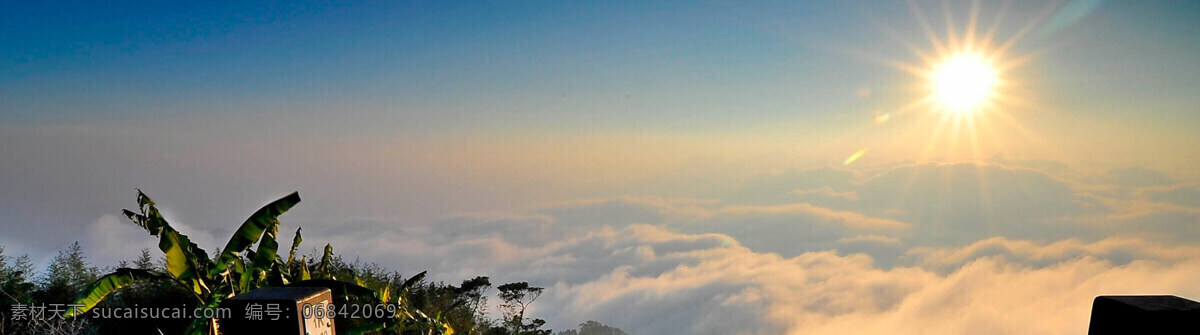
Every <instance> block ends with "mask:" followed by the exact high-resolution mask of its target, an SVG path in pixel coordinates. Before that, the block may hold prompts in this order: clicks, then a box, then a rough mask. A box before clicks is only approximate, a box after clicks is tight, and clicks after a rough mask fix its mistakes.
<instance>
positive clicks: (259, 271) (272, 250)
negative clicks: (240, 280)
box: [242, 226, 279, 288]
mask: <svg viewBox="0 0 1200 335" xmlns="http://www.w3.org/2000/svg"><path fill="white" fill-rule="evenodd" d="M276 228H278V226H273V227H268V229H267V230H266V231H264V232H263V234H262V239H261V240H259V241H258V250H257V251H255V252H254V258H253V259H251V260H250V268H248V269H246V272H245V273H243V274H242V276H243V277H244V276H247V275H249V276H252V278H253V279H254V280H253V281H252V282H251V285H252V286H254V288H257V287H259V282H261V281H262V278H265V277H266V272H267V271H268V270H270V269H271V265H272V264H274V263H275V259H276V258H278V257H279V256H278V255H277V252H278V251H279V242H278V241H276V240H275V232H276V231H277V230H276Z"/></svg>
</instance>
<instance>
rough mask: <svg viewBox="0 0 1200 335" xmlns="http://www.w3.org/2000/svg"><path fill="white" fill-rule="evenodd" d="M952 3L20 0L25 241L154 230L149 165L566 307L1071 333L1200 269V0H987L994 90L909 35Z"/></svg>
mask: <svg viewBox="0 0 1200 335" xmlns="http://www.w3.org/2000/svg"><path fill="white" fill-rule="evenodd" d="M945 6H946V7H943V4H942V3H941V2H938V1H914V2H912V5H911V6H910V4H907V3H905V2H901V1H888V2H877V1H869V2H868V1H863V2H857V1H839V2H742V1H725V2H653V3H647V2H593V3H582V2H540V1H529V2H465V1H464V2H446V1H429V2H414V1H382V2H354V3H323V2H307V3H293V4H278V3H245V2H228V3H218V2H202V3H157V2H144V3H132V2H116V3H103V4H96V3H88V2H80V3H72V2H65V1H64V2H46V3H39V2H18V3H6V4H4V5H0V32H2V33H0V69H2V71H0V157H3V160H0V232H3V233H2V234H0V245H3V246H4V247H5V252H7V253H8V254H21V253H29V254H30V255H31V256H33V257H34V258H35V260H46V259H48V258H49V257H51V256H52V255H53V254H54V252H55V251H56V250H60V249H62V248H63V247H65V246H66V245H68V244H70V243H71V242H72V241H77V240H78V241H81V243H83V244H84V245H85V247H86V248H87V250H89V252H90V255H92V256H91V257H92V260H93V261H94V262H95V263H97V264H102V265H107V264H112V263H115V262H116V261H117V260H120V259H127V258H132V257H134V256H136V255H137V254H138V251H139V250H140V248H142V247H151V248H152V247H153V246H154V244H153V241H149V240H148V239H147V238H146V236H144V235H145V234H143V233H140V232H139V231H137V230H136V229H134V227H133V226H132V225H129V224H127V223H123V222H122V221H121V220H119V219H118V217H117V216H118V215H119V210H120V209H121V208H128V207H131V206H133V204H134V191H133V190H134V189H135V188H141V189H143V190H145V191H146V192H147V193H148V194H150V195H151V196H152V197H154V199H156V200H157V201H158V202H159V203H160V205H162V207H163V208H164V211H165V212H166V213H167V214H168V219H170V220H172V222H173V223H175V224H177V225H179V226H181V227H184V228H182V229H183V230H185V231H186V232H188V233H189V234H190V235H191V236H192V237H193V239H194V240H197V241H200V242H201V244H203V245H204V246H207V247H210V248H211V247H216V246H217V245H219V244H221V242H222V239H223V236H227V234H228V233H229V231H228V230H229V229H230V225H232V224H233V223H234V222H240V221H241V220H242V219H244V216H245V215H247V214H249V213H251V212H253V211H254V210H255V209H257V207H258V206H261V204H263V203H266V202H267V201H270V200H272V199H273V198H275V197H278V196H280V195H283V194H286V193H288V192H291V191H295V190H299V191H300V193H301V195H302V197H303V199H304V201H303V203H301V204H300V205H299V206H297V208H296V209H294V210H293V211H291V212H289V213H288V214H287V215H286V216H285V217H284V221H285V225H287V226H288V227H285V228H284V230H288V231H290V230H291V228H290V227H295V226H303V227H304V229H305V232H306V233H309V232H311V233H310V234H311V235H306V236H305V240H306V241H316V242H313V243H314V245H317V244H323V243H325V242H332V243H333V244H334V245H335V247H338V248H339V250H343V251H342V252H344V253H345V254H346V255H358V256H361V257H363V259H365V260H368V261H376V262H381V263H382V264H384V265H386V266H392V267H396V268H399V269H401V270H402V271H408V272H412V271H410V269H413V268H419V269H421V270H429V271H430V273H431V274H433V275H432V276H433V278H436V279H437V280H446V281H450V282H453V281H455V280H459V279H461V278H469V277H473V276H475V275H480V274H486V275H493V276H494V278H497V279H498V280H509V281H515V280H528V281H530V282H533V283H535V284H536V285H542V286H545V287H547V288H548V291H547V294H546V298H545V301H544V302H542V301H540V302H539V304H543V303H544V304H543V307H541V308H538V309H537V310H536V311H535V313H540V314H537V315H539V317H543V318H546V319H547V320H550V321H551V326H554V327H557V328H566V327H569V326H572V325H575V324H577V323H579V322H583V321H586V320H587V319H596V320H598V321H601V322H604V323H606V324H613V325H616V326H618V327H621V328H623V329H626V330H632V331H635V333H664V332H668V331H671V330H677V329H679V327H693V328H689V329H691V330H692V333H705V332H714V333H730V331H731V330H730V329H735V328H736V329H749V331H750V332H751V333H769V334H776V333H785V332H799V331H803V332H805V333H844V331H845V329H846V328H844V327H848V326H855V325H860V326H861V325H867V327H868V329H879V330H885V329H886V330H889V331H898V332H901V333H922V332H926V333H927V330H929V329H933V330H937V331H942V332H946V333H962V332H964V331H962V330H963V329H965V328H962V327H967V326H969V325H971V324H973V323H975V322H972V319H971V318H972V317H975V318H985V319H995V320H998V321H997V322H996V324H995V327H994V328H991V329H985V330H984V331H983V332H985V333H987V332H992V333H1014V332H1020V333H1050V334H1053V333H1068V332H1078V331H1079V328H1078V326H1079V325H1080V324H1081V323H1080V322H1079V320H1077V319H1078V318H1079V317H1080V315H1081V313H1083V311H1086V308H1087V305H1086V304H1087V303H1088V302H1090V301H1091V300H1090V297H1089V295H1091V296H1094V295H1095V294H1100V293H1122V292H1124V293H1139V292H1158V293H1170V294H1180V295H1185V296H1186V295H1189V294H1190V295H1191V297H1193V298H1195V297H1200V291H1196V289H1195V288H1194V285H1192V284H1187V283H1194V282H1195V280H1198V279H1200V278H1196V273H1195V271H1194V270H1190V271H1189V270H1187V269H1195V266H1196V262H1198V261H1200V259H1197V258H1196V257H1195V256H1194V255H1196V253H1195V252H1194V251H1195V248H1197V247H1198V246H1197V245H1196V244H1195V243H1194V241H1195V239H1191V240H1188V239H1189V238H1191V237H1195V236H1200V235H1197V234H1198V233H1197V232H1198V231H1200V230H1198V229H1197V227H1196V224H1197V223H1198V222H1200V221H1197V218H1200V187H1198V183H1200V169H1196V166H1197V165H1200V152H1198V151H1197V150H1198V149H1197V148H1200V136H1198V135H1197V133H1196V129H1200V113H1197V107H1196V106H1200V95H1196V94H1195V92H1200V64H1197V63H1196V60H1197V59H1200V39H1197V38H1195V36H1200V24H1197V23H1196V20H1195V18H1196V17H1198V16H1200V4H1197V3H1192V2H1175V1H1137V2H1110V1H1091V0H1072V1H1058V2H1049V3H1027V2H1012V3H1008V4H1005V3H1002V2H979V3H978V7H977V8H978V22H977V25H976V26H977V27H978V28H979V31H985V30H986V29H987V28H988V27H993V26H994V27H995V29H996V30H995V31H996V33H995V37H996V42H997V43H994V44H993V48H992V49H989V50H985V51H986V52H993V51H995V50H994V49H995V48H994V46H995V45H997V44H1000V43H1002V42H1007V41H1012V42H1013V44H1012V47H1011V48H1010V49H1008V50H1007V51H1006V52H1004V53H1003V54H998V53H996V54H997V57H998V59H997V60H996V61H997V62H998V63H1003V64H1016V65H1015V66H1013V67H1011V68H1006V69H1003V70H1002V71H1001V72H1000V75H1001V77H1002V79H1003V80H1004V86H1002V87H1001V88H1000V89H998V90H999V91H1000V92H1001V93H1002V94H1003V97H1002V98H1000V99H998V103H997V105H996V106H993V107H992V108H989V109H987V110H985V111H981V112H979V113H975V114H965V116H964V115H956V114H952V113H946V112H944V111H938V110H936V108H934V107H932V106H930V105H928V104H919V103H916V104H915V102H918V101H920V100H921V99H922V98H923V97H925V96H928V95H929V92H927V91H928V87H929V84H928V83H927V82H926V79H925V78H922V77H921V76H920V75H919V74H914V73H909V72H906V71H904V70H903V69H902V68H901V66H897V64H908V65H911V66H912V67H915V68H918V69H920V70H919V72H920V71H926V72H928V71H931V68H932V66H933V65H934V64H927V63H926V61H923V60H922V59H921V58H920V57H919V56H918V55H917V54H916V53H920V52H923V53H929V54H936V52H934V51H933V50H934V49H935V43H933V42H931V40H932V39H935V38H936V39H937V40H940V41H946V40H947V39H948V37H947V34H948V31H952V32H954V34H956V35H957V36H958V37H959V38H960V39H961V38H962V37H963V35H964V33H965V31H966V30H967V27H968V24H967V22H968V18H969V17H970V12H971V8H972V3H971V2H960V1H952V2H947V5H945ZM946 18H949V19H950V21H952V22H953V24H952V25H950V27H947V23H946V22H947V20H946ZM923 23H924V24H927V25H928V26H929V29H930V31H931V32H932V36H931V35H930V34H929V33H927V32H926V31H925V30H923ZM948 28H949V29H948ZM910 47H911V49H910ZM1017 60H1020V61H1019V62H1016V61H1017ZM934 61H937V60H934ZM905 106H909V107H907V108H906V107H905ZM913 106H916V107H913ZM947 120H950V121H947ZM856 153H857V154H856ZM851 156H854V157H855V158H857V159H856V160H855V159H848V157H851ZM310 236H311V237H310ZM306 243H307V242H306ZM579 260H588V261H579ZM718 270H720V271H718ZM418 271H419V270H418ZM763 273H769V274H770V275H765V276H764V275H762V274H763ZM1150 273H1163V274H1164V275H1163V277H1161V278H1159V279H1155V280H1150V279H1147V278H1153V276H1152V275H1149V274H1150ZM809 277H828V278H836V280H831V281H828V282H826V283H825V284H821V285H826V286H821V290H815V291H814V290H810V289H809V288H806V287H803V286H802V287H798V286H795V285H793V284H790V283H795V282H803V279H802V278H809ZM989 278H991V279H989ZM1014 281H1015V282H1022V281H1025V282H1039V283H1046V285H1043V286H1037V287H1033V288H1029V289H1028V290H1027V292H1026V293H1021V292H1018V291H1016V290H1018V289H1020V288H1018V287H1012V286H1009V284H1008V283H1011V282H1014ZM967 282H969V283H972V284H973V285H975V286H970V287H968V288H964V287H962V286H959V285H966V284H964V283H967ZM1104 283H1112V284H1104ZM1185 284H1186V285H1185ZM1055 285H1058V286H1055ZM817 286H820V285H817ZM817 286H813V287H817ZM968 286H969V285H968ZM1055 287H1076V288H1077V289H1075V290H1065V291H1064V290H1058V289H1055ZM656 292H657V293H656ZM662 292H670V294H666V295H662V294H661V293H662ZM823 292H825V293H823ZM828 292H839V293H838V294H841V295H842V296H846V297H857V298H855V299H856V300H855V302H849V301H840V300H837V299H835V298H833V297H830V296H828V295H827V294H829V293H828ZM880 292H882V293H880ZM956 295H957V296H968V297H974V298H980V299H983V298H985V297H993V296H996V295H1002V296H1005V297H1011V299H1008V300H1004V299H1001V300H1000V302H999V303H1000V304H1001V305H1004V304H1008V305H1006V306H1025V305H1028V304H1029V301H1030V300H1031V299H1035V297H1038V295H1042V296H1050V297H1052V298H1046V299H1041V298H1040V297H1038V299H1037V301H1038V302H1039V303H1040V304H1043V305H1039V306H1041V307H1042V308H1044V309H1045V310H1054V311H1056V312H1055V313H1058V314H1055V315H1054V317H1055V318H1053V320H1052V321H1048V322H1046V323H1039V324H1033V325H1030V324H1027V323H1025V322H1022V321H1020V320H1018V319H1019V318H1018V319H1010V318H1005V317H1001V316H996V315H991V314H989V313H990V312H988V311H989V309H987V308H981V307H980V306H975V305H970V304H966V303H963V302H961V301H957V300H952V299H951V300H950V301H947V300H945V299H946V298H945V297H946V296H956ZM821 301H823V302H825V303H823V304H818V303H814V302H821ZM686 306H711V307H705V308H699V307H696V308H683V307H686ZM930 306H941V307H937V308H935V307H930ZM942 307H944V308H947V309H948V310H953V311H956V313H960V314H956V315H964V317H963V318H962V319H945V318H940V317H938V315H944V314H939V313H938V311H940V309H939V308H942ZM630 311H637V313H632V312H630ZM680 311H683V312H680ZM663 315H677V317H675V318H660V317H658V316H663ZM717 315H721V316H728V320H730V321H729V322H728V323H727V325H712V324H708V323H706V322H708V321H706V320H712V319H713V318H715V316H717ZM789 315H790V316H791V317H787V316H789ZM1032 316H1036V313H1035V314H1033V315H1031V317H1032ZM1082 324H1084V325H1086V323H1082ZM726 326H728V327H734V328H722V327H726ZM738 327H741V328H738Z"/></svg>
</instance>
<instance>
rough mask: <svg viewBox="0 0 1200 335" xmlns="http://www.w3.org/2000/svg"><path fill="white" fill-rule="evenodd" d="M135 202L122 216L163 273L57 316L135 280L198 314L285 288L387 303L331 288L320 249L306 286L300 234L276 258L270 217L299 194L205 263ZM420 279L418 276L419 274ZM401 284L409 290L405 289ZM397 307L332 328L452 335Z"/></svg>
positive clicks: (143, 199) (212, 325) (125, 272)
mask: <svg viewBox="0 0 1200 335" xmlns="http://www.w3.org/2000/svg"><path fill="white" fill-rule="evenodd" d="M137 202H138V212H134V211H131V210H128V209H126V210H124V212H123V213H124V214H125V216H126V217H128V218H129V220H130V221H133V223H134V224H137V225H138V226H139V227H142V228H143V229H145V230H146V231H147V232H149V233H150V235H153V236H155V237H158V239H159V243H158V248H159V250H161V251H162V252H163V254H164V255H165V258H166V263H167V266H166V272H159V271H152V270H141V269H130V268H120V269H117V270H116V271H113V272H112V273H109V274H107V275H104V276H102V277H100V278H99V279H97V280H96V281H95V282H93V283H92V284H91V285H90V286H89V287H87V288H86V289H84V291H83V293H82V294H81V295H80V296H79V298H78V299H76V301H75V305H76V306H78V307H77V308H72V309H69V310H67V311H65V312H64V313H63V316H65V317H74V316H78V315H82V314H84V313H86V312H87V311H89V310H91V309H92V308H93V307H95V306H96V305H97V304H99V303H100V302H101V301H103V300H104V299H105V298H106V297H108V296H109V295H110V294H112V293H114V292H116V291H118V290H120V289H121V288H124V287H128V286H131V285H133V284H135V283H138V282H142V281H167V282H173V283H175V284H178V285H179V286H180V287H182V288H184V289H185V290H187V291H188V292H190V293H191V294H192V297H193V298H194V299H195V302H196V303H197V305H198V306H200V307H203V308H216V307H217V306H219V305H220V303H221V302H222V301H224V300H225V299H227V298H230V297H232V296H235V295H237V294H241V293H244V292H247V291H250V290H253V289H256V288H260V287H269V286H288V285H296V286H323V287H329V288H330V289H331V290H332V292H333V295H334V300H335V303H391V300H392V299H391V296H390V293H389V292H388V290H387V289H386V288H384V289H382V290H375V289H370V288H366V287H364V285H362V284H361V282H359V283H353V282H346V281H339V280H337V279H336V278H334V275H333V274H332V271H331V267H330V261H331V257H332V253H333V247H332V246H331V245H326V246H325V254H324V257H322V260H321V262H320V263H319V264H317V268H316V271H315V272H316V278H317V279H313V278H312V277H313V275H312V274H311V273H310V272H309V269H308V267H309V265H308V264H307V258H305V257H303V256H301V258H300V259H299V260H297V259H296V258H295V256H296V249H297V248H298V247H299V245H300V242H301V241H302V238H301V235H300V229H296V234H295V237H294V238H293V239H292V247H291V250H290V252H289V253H288V258H287V260H286V261H285V260H283V259H282V258H281V257H280V256H279V255H278V250H279V243H278V241H277V239H276V235H277V233H278V231H279V224H280V223H279V219H278V217H279V215H281V214H283V213H284V212H287V210H288V209H290V208H292V206H294V205H296V204H297V203H299V202H300V195H299V193H296V192H293V193H292V194H289V195H287V196H284V197H283V198H280V199H278V200H275V201H273V202H271V203H269V204H267V205H266V206H264V207H262V208H261V209H259V210H258V211H256V212H254V214H252V215H250V217H249V218H248V219H246V221H245V222H243V223H242V225H241V226H240V227H238V229H237V231H235V232H234V234H233V236H231V237H230V238H229V241H228V242H227V243H226V244H225V247H224V248H222V249H221V252H220V254H218V255H216V256H215V257H213V258H211V259H210V258H209V256H208V253H206V252H205V251H204V250H203V249H201V248H200V247H198V246H197V245H196V244H195V243H193V242H192V241H191V240H190V239H189V238H188V237H187V236H186V235H184V234H182V233H180V232H179V231H177V230H175V228H173V227H171V225H170V223H168V222H167V220H166V219H164V218H163V217H162V213H161V212H159V210H158V208H157V207H155V204H154V201H153V200H151V199H150V197H148V196H146V194H145V193H143V192H142V191H141V190H138V197H137ZM256 241H257V248H255V244H256ZM423 275H424V272H422V273H421V274H420V276H423ZM414 278H415V277H414ZM410 281H413V280H412V279H410ZM414 283H415V281H414ZM405 285H410V286H411V285H412V284H410V283H407V282H406V283H405ZM405 289H407V288H405ZM397 305H398V306H399V307H400V308H399V309H398V310H397V313H396V315H394V316H391V317H387V318H380V319H366V320H362V321H360V322H355V323H347V324H345V325H344V327H343V325H341V324H339V326H338V327H339V329H344V331H345V332H347V333H350V334H357V333H362V332H366V331H373V330H381V329H394V328H396V327H398V326H403V325H413V324H425V325H430V327H426V328H423V329H429V330H430V333H432V334H451V333H453V332H454V330H453V329H450V328H449V326H448V325H446V324H445V323H441V322H438V320H434V319H432V318H428V317H424V316H425V313H423V312H421V311H419V310H410V309H409V308H406V307H407V305H404V304H397ZM186 333H187V334H189V335H199V334H210V335H215V334H216V320H213V319H196V320H193V322H192V323H191V324H190V325H189V327H188V329H187V331H186Z"/></svg>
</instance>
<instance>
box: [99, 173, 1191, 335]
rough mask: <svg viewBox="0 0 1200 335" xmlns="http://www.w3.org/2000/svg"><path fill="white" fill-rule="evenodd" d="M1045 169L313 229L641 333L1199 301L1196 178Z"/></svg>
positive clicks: (350, 247)
mask: <svg viewBox="0 0 1200 335" xmlns="http://www.w3.org/2000/svg"><path fill="white" fill-rule="evenodd" d="M1034 163H1036V164H1033V163H1031V164H1025V163H1023V162H1012V161H995V162H990V163H956V164H898V165H894V166H891V167H886V168H882V169H880V170H878V171H843V170H837V169H831V168H823V169H817V170H809V171H791V172H786V173H783V174H779V175H773V176H764V177H761V178H757V179H753V180H751V181H748V182H747V183H745V184H744V185H743V188H742V190H741V191H739V192H736V193H734V194H733V195H731V196H730V197H728V198H725V199H677V198H663V197H646V196H640V197H614V198H605V199H593V200H580V201H568V202H562V203H557V204H548V205H545V206H541V207H537V208H535V209H532V210H527V211H522V212H512V213H482V214H464V215H455V216H448V217H443V218H441V219H439V220H436V221H434V222H428V223H421V222H403V223H402V222H398V221H397V220H394V219H388V218H358V219H352V220H347V221H346V222H344V223H342V224H339V225H336V226H328V227H314V228H307V227H306V230H305V232H306V237H305V240H306V241H309V242H307V243H310V244H309V245H307V247H319V245H320V244H323V243H324V242H331V243H332V244H333V245H334V246H335V247H336V251H337V252H338V253H341V254H343V255H353V256H357V257H360V258H361V259H363V260H367V261H375V262H380V263H383V264H384V265H387V266H390V267H394V268H397V269H402V270H405V271H408V272H416V271H421V270H429V272H430V273H431V275H432V278H433V279H434V280H444V281H448V282H455V281H457V280H462V279H465V278H470V277H473V276H476V275H489V276H492V277H493V280H494V282H497V283H503V282H511V281H529V282H531V283H532V284H534V285H539V286H544V287H546V288H547V290H546V293H545V294H544V295H543V296H542V298H540V299H539V300H538V302H536V303H535V304H534V305H533V306H534V307H533V310H532V311H531V312H530V313H531V314H530V315H533V316H534V317H538V318H543V319H546V320H548V321H549V322H550V326H552V327H555V328H559V329H562V328H568V327H572V326H573V325H575V324H577V323H579V322H582V321H585V320H599V321H601V322H603V323H606V324H611V325H614V326H617V327H620V328H622V329H625V330H627V331H630V332H631V333H635V334H664V333H690V334H781V333H783V334H846V333H889V334H897V333H899V334H963V333H971V334H1013V333H1022V334H1068V333H1082V332H1084V331H1086V328H1087V323H1088V315H1089V311H1090V304H1091V301H1092V299H1093V298H1094V297H1095V296H1096V295H1102V294H1175V295H1181V296H1185V297H1190V298H1200V287H1197V286H1196V285H1194V283H1196V282H1200V272H1197V271H1195V269H1196V268H1198V266H1200V256H1197V255H1200V244H1198V243H1195V242H1192V241H1195V239H1194V238H1192V237H1197V236H1200V229H1198V228H1197V227H1198V225H1200V222H1198V221H1197V218H1198V217H1200V215H1198V213H1200V206H1197V205H1200V204H1198V203H1196V199H1194V198H1196V189H1195V188H1194V187H1193V186H1190V185H1185V184H1180V183H1178V182H1175V181H1173V180H1172V179H1170V178H1169V177H1166V176H1165V175H1161V174H1157V173H1155V172H1153V171H1145V170H1123V171H1118V172H1110V173H1106V174H1104V175H1099V176H1086V175H1084V174H1082V173H1077V172H1072V171H1070V170H1069V169H1068V168H1066V167H1065V166H1062V165H1061V164H1048V163H1046V162H1034ZM1047 166H1049V167H1052V169H1047V168H1045V167H1047ZM286 219H287V218H285V222H286ZM109 221H111V220H100V221H98V222H97V223H96V225H105V226H104V227H99V228H98V230H99V231H108V230H109V229H107V228H106V227H107V225H111V223H110V222H109ZM285 230H289V231H290V229H285ZM97 236H99V237H97V238H98V239H101V240H103V241H100V242H98V244H101V245H108V247H111V244H113V243H121V244H128V242H125V241H126V239H124V238H117V237H107V236H106V235H102V234H101V235H97ZM205 238H208V239H211V237H205ZM106 241H107V242H106ZM113 241H116V242H113ZM131 245H132V244H131Z"/></svg>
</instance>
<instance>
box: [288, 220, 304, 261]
mask: <svg viewBox="0 0 1200 335" xmlns="http://www.w3.org/2000/svg"><path fill="white" fill-rule="evenodd" d="M301 241H304V239H303V238H300V227H296V237H293V238H292V250H291V251H289V252H288V260H287V265H288V266H291V265H292V261H294V260H296V249H297V248H299V247H300V242H301Z"/></svg>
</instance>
